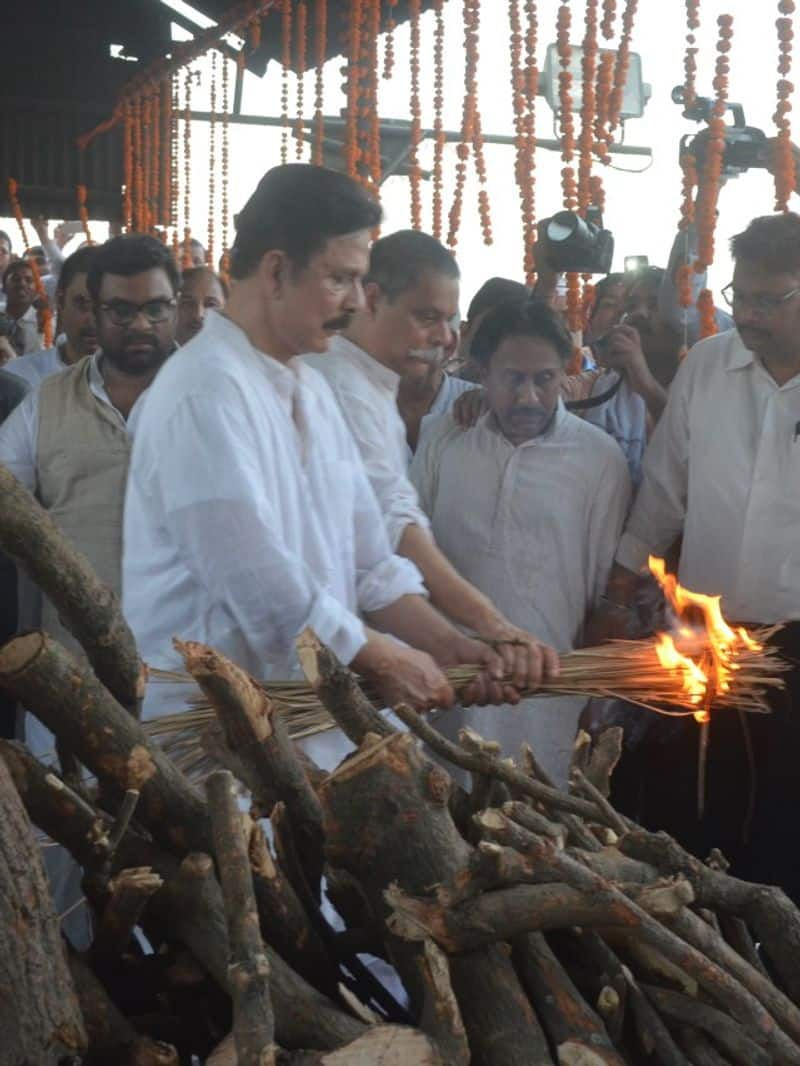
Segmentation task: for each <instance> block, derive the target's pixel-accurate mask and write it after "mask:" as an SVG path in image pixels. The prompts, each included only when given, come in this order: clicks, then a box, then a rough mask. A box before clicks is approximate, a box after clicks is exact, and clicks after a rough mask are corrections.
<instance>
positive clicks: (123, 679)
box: [0, 465, 145, 718]
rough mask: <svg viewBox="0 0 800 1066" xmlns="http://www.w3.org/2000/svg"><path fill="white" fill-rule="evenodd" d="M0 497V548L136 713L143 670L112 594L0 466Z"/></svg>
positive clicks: (118, 697) (115, 693)
mask: <svg viewBox="0 0 800 1066" xmlns="http://www.w3.org/2000/svg"><path fill="white" fill-rule="evenodd" d="M0 499H2V501H3V505H2V507H0V549H2V550H3V551H5V552H7V553H8V554H9V555H10V556H12V557H13V559H14V560H15V562H16V563H17V564H18V565H19V566H20V567H21V568H22V569H23V570H24V571H25V573H26V574H28V576H29V577H30V578H31V579H32V580H33V581H34V582H35V583H36V585H38V586H39V588H40V589H41V590H42V591H43V592H44V593H45V594H46V595H47V596H48V598H49V599H50V600H51V602H52V603H53V604H54V606H55V607H56V608H57V609H58V613H59V617H60V618H61V621H62V622H63V623H64V625H65V626H66V628H67V629H68V630H69V631H70V633H72V635H73V636H74V637H75V639H76V640H77V641H78V643H79V644H80V645H81V647H82V648H83V650H84V651H85V652H86V655H87V657H88V659H89V662H90V663H91V664H92V668H93V669H94V672H95V673H96V674H97V676H98V678H99V679H100V680H101V681H102V682H103V684H104V685H105V686H106V688H107V689H108V690H109V692H111V694H112V695H113V696H114V697H115V699H116V700H117V701H118V702H119V703H120V704H121V705H122V706H123V707H124V708H125V709H126V710H127V711H128V712H129V713H130V714H133V715H134V716H135V717H137V718H138V716H139V711H140V709H141V701H142V698H143V696H144V688H145V675H144V670H143V667H142V663H141V661H140V659H139V653H138V651H137V649H136V642H135V640H134V639H133V633H132V632H131V630H130V627H129V626H128V623H127V622H126V621H125V619H124V618H123V616H122V611H121V609H120V605H119V602H118V600H117V598H116V596H115V595H114V593H113V592H112V591H111V589H110V588H109V587H108V586H107V585H104V584H103V582H102V581H100V579H99V578H98V577H97V575H96V574H95V572H94V571H93V570H92V568H91V566H90V565H89V562H88V560H87V559H86V558H85V557H84V556H83V555H81V553H80V552H78V551H76V550H75V548H73V547H72V545H71V544H70V543H69V541H68V540H67V539H66V537H65V536H64V534H63V533H62V532H61V530H60V529H59V528H58V526H57V525H56V523H55V522H54V521H53V519H52V518H51V517H50V515H49V514H48V513H47V511H45V510H44V508H43V507H41V505H40V504H39V503H37V501H36V500H35V499H34V498H33V496H32V495H31V494H30V493H29V492H28V490H27V489H25V488H24V487H23V486H22V485H21V484H20V483H19V482H18V481H17V479H16V478H15V477H14V476H13V475H12V474H11V472H10V471H9V470H7V469H6V468H5V467H4V466H2V465H0Z"/></svg>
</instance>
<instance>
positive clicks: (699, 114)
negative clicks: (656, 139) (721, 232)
mask: <svg viewBox="0 0 800 1066" xmlns="http://www.w3.org/2000/svg"><path fill="white" fill-rule="evenodd" d="M672 100H673V103H676V104H683V102H684V94H683V86H682V85H677V86H676V87H675V88H674V89H673V90H672ZM726 110H727V111H730V112H731V114H732V115H733V122H732V123H731V124H730V125H726V126H725V151H724V153H723V156H722V176H723V177H724V178H735V177H738V175H739V174H744V173H745V171H747V170H751V169H753V168H766V167H767V164H768V162H769V146H768V143H767V135H766V134H765V133H764V131H763V130H760V129H757V128H756V127H755V126H748V125H747V122H746V121H745V117H744V108H743V107H742V105H741V104H734V103H729V104H726ZM713 111H714V101H713V100H711V99H709V98H708V97H706V96H698V97H697V99H696V100H695V102H694V104H692V106H691V107H686V108H684V111H683V116H684V118H688V119H690V120H691V121H692V122H708V121H709V120H710V118H711V117H712V113H713ZM710 139H711V131H710V130H708V129H706V130H702V131H701V132H700V133H696V134H695V135H694V136H691V135H690V134H686V136H684V137H682V138H681V143H680V155H681V156H683V155H684V154H686V153H689V154H690V155H693V156H694V157H695V159H696V160H697V168H698V171H700V172H702V169H703V165H704V163H705V157H706V152H707V150H708V142H709V140H710Z"/></svg>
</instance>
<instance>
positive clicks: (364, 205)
mask: <svg viewBox="0 0 800 1066" xmlns="http://www.w3.org/2000/svg"><path fill="white" fill-rule="evenodd" d="M381 217H382V212H381V208H380V205H379V204H378V202H377V201H376V200H375V199H374V198H373V197H372V196H371V195H370V193H369V192H367V190H366V189H365V188H364V187H363V186H362V185H359V184H358V182H356V181H354V180H353V179H352V178H349V177H347V175H346V174H339V173H338V172H337V171H335V170H326V169H325V168H324V167H316V166H312V165H311V164H310V163H286V164H284V165H282V166H278V167H273V168H272V170H268V171H267V173H266V174H265V175H264V177H263V178H262V179H261V181H260V182H259V183H258V186H257V187H256V190H255V192H254V193H253V195H252V196H251V197H250V199H249V200H248V201H247V203H246V204H245V205H244V207H243V208H242V210H241V211H240V212H239V214H238V215H237V216H236V239H235V240H234V242H233V248H232V249H231V270H230V272H231V277H232V278H234V279H236V280H240V279H242V278H247V277H250V276H251V275H252V274H253V273H254V272H255V271H256V269H257V268H258V264H259V263H260V262H261V260H262V258H263V257H264V255H266V253H267V252H270V251H281V252H284V253H285V254H286V256H287V257H288V259H289V261H290V262H291V264H292V266H293V267H294V268H295V269H302V268H303V267H304V266H306V265H307V263H308V261H309V259H310V258H311V256H312V255H313V254H314V253H315V252H318V251H320V250H321V249H322V248H324V247H325V244H326V243H327V242H328V241H329V240H330V239H331V238H332V237H343V236H345V235H346V234H349V233H355V232H356V231H358V230H362V229H373V228H374V227H375V226H377V225H378V223H379V222H380V220H381Z"/></svg>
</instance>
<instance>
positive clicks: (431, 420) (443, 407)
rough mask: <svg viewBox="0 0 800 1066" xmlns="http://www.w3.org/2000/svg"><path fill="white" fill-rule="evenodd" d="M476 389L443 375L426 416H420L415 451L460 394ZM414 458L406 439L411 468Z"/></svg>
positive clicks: (450, 375) (471, 382)
mask: <svg viewBox="0 0 800 1066" xmlns="http://www.w3.org/2000/svg"><path fill="white" fill-rule="evenodd" d="M474 388H476V385H475V382H474V381H464V380H463V379H462V378H454V377H453V376H452V374H447V373H445V375H444V377H443V378H442V383H441V385H440V386H439V389H438V391H437V393H436V395H435V396H434V398H433V403H432V404H431V406H430V410H429V411H428V413H427V414H425V415H423V416H422V420H421V421H420V424H419V437H418V438H417V450H419V448H420V447H421V445H422V442H423V441H424V440H425V438H426V437H427V435H428V433H430V431H431V429H432V428H433V426H435V425H436V423H437V422H438V420H439V419H440V418H441V417H442V415H447V414H449V413H450V411H451V410H452V407H453V404H454V403H455V402H456V400H457V399H458V397H459V396H460V395H461V393H462V392H471V391H472V390H473V389H474ZM413 458H414V453H413V452H412V451H411V448H410V447H409V444H408V439H406V462H407V463H408V465H409V466H411V461H412V460H413Z"/></svg>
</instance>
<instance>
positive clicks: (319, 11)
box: [311, 0, 328, 167]
mask: <svg viewBox="0 0 800 1066" xmlns="http://www.w3.org/2000/svg"><path fill="white" fill-rule="evenodd" d="M316 46H317V52H316V75H315V81H314V145H313V148H312V152H311V162H312V163H316V165H317V166H320V167H321V166H322V161H323V159H324V152H323V138H324V136H325V122H324V119H323V108H324V106H325V73H324V72H325V55H326V52H327V48H328V0H317V8H316Z"/></svg>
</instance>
